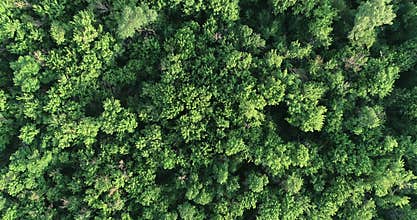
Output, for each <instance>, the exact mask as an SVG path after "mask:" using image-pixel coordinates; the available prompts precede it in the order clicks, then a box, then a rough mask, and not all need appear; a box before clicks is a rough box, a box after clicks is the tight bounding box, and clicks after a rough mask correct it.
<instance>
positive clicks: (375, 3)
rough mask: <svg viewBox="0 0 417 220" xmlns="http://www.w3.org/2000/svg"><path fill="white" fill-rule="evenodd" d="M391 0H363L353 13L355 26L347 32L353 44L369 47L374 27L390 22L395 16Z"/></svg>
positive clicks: (373, 38) (371, 42)
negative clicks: (354, 13)
mask: <svg viewBox="0 0 417 220" xmlns="http://www.w3.org/2000/svg"><path fill="white" fill-rule="evenodd" d="M389 3H391V0H370V1H365V2H363V3H362V4H361V5H360V6H359V8H358V12H357V13H356V15H355V26H353V29H352V31H351V32H350V34H349V39H350V40H351V41H352V44H353V45H357V46H366V47H368V48H369V47H371V46H372V44H374V42H375V38H376V31H375V28H376V27H379V26H382V25H384V24H392V21H393V20H394V18H395V16H396V15H395V13H394V12H393V7H392V5H388V4H389Z"/></svg>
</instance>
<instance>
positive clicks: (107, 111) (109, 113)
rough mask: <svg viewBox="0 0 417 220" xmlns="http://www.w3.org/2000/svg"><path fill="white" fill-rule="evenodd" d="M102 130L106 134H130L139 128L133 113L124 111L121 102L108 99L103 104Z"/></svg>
mask: <svg viewBox="0 0 417 220" xmlns="http://www.w3.org/2000/svg"><path fill="white" fill-rule="evenodd" d="M103 107H104V112H103V114H102V115H101V117H102V127H101V128H102V130H103V132H105V133H106V134H113V133H122V132H129V133H132V132H133V131H134V130H135V128H136V127H137V126H138V123H137V122H136V117H135V115H134V114H133V113H131V112H129V111H128V110H126V109H124V108H123V107H122V106H121V104H120V101H119V100H114V99H108V100H106V101H105V102H104V103H103Z"/></svg>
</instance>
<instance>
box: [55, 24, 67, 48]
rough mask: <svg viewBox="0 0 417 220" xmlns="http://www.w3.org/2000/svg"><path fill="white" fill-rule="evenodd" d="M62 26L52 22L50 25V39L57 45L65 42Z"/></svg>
mask: <svg viewBox="0 0 417 220" xmlns="http://www.w3.org/2000/svg"><path fill="white" fill-rule="evenodd" d="M64 26H65V25H64V24H62V23H58V22H54V23H52V24H51V37H52V39H54V41H55V42H56V43H57V44H58V45H59V44H62V43H64V42H65V32H66V31H65V29H64Z"/></svg>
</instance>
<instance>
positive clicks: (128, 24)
mask: <svg viewBox="0 0 417 220" xmlns="http://www.w3.org/2000/svg"><path fill="white" fill-rule="evenodd" d="M156 17H157V14H156V12H155V11H154V10H152V9H149V8H148V7H147V6H146V5H141V6H137V7H131V6H125V8H124V9H123V11H122V12H121V14H120V16H119V18H118V28H117V34H118V36H119V37H120V38H121V39H126V38H129V37H132V36H133V35H134V34H135V32H136V31H139V30H141V29H142V28H144V27H145V26H147V25H148V24H150V23H152V22H154V21H155V20H156Z"/></svg>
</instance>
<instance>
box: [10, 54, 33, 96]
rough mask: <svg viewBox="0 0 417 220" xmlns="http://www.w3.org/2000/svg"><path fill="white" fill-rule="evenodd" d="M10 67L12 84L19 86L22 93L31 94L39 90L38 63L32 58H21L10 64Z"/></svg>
mask: <svg viewBox="0 0 417 220" xmlns="http://www.w3.org/2000/svg"><path fill="white" fill-rule="evenodd" d="M10 67H11V68H12V69H13V70H14V78H13V82H14V83H15V85H16V86H19V87H20V88H21V90H22V92H24V93H32V92H35V91H36V90H38V89H39V87H40V82H39V75H38V73H39V71H40V69H41V67H40V65H39V63H38V62H37V61H36V60H35V58H34V57H32V56H21V57H19V59H18V60H17V61H15V62H13V63H11V65H10Z"/></svg>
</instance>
